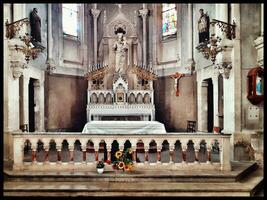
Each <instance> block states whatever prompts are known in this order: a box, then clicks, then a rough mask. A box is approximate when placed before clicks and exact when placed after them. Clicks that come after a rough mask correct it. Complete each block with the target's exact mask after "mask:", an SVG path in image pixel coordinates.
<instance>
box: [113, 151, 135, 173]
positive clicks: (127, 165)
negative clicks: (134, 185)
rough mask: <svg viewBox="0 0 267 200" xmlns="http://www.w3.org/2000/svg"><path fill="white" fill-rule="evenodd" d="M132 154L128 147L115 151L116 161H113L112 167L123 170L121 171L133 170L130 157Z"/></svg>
mask: <svg viewBox="0 0 267 200" xmlns="http://www.w3.org/2000/svg"><path fill="white" fill-rule="evenodd" d="M131 155H132V150H131V149H130V148H128V149H126V150H125V151H123V152H122V151H117V152H116V153H115V157H116V159H117V160H116V161H114V162H113V163H112V164H113V166H112V167H113V169H117V170H123V171H132V170H133V161H132V159H131V158H130V157H131Z"/></svg>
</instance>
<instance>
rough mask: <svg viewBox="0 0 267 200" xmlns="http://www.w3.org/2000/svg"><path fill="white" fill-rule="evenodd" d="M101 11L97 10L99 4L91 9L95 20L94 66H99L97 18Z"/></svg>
mask: <svg viewBox="0 0 267 200" xmlns="http://www.w3.org/2000/svg"><path fill="white" fill-rule="evenodd" d="M100 12H101V11H100V10H98V9H97V4H96V3H95V4H94V8H92V9H91V13H92V15H93V18H94V64H97V18H98V16H99V14H100Z"/></svg>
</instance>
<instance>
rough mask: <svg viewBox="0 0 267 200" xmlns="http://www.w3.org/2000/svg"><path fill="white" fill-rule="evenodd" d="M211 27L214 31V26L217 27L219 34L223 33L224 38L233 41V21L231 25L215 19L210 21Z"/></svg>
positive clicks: (234, 25)
mask: <svg viewBox="0 0 267 200" xmlns="http://www.w3.org/2000/svg"><path fill="white" fill-rule="evenodd" d="M210 25H211V27H212V28H213V29H214V26H215V25H217V26H218V27H219V28H220V29H221V32H223V33H225V35H226V38H227V39H229V40H232V39H235V36H236V35H235V27H236V24H235V21H233V24H229V23H226V22H223V21H220V20H217V19H212V21H211V22H210Z"/></svg>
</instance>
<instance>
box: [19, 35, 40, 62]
mask: <svg viewBox="0 0 267 200" xmlns="http://www.w3.org/2000/svg"><path fill="white" fill-rule="evenodd" d="M19 38H20V40H21V41H23V42H24V43H25V45H26V46H23V47H22V48H19V47H18V45H15V49H16V51H22V52H23V54H24V55H25V60H26V62H27V63H29V61H30V59H31V58H32V59H33V60H34V59H36V58H37V55H38V53H40V52H42V51H43V49H44V47H42V48H37V47H35V46H34V45H33V44H32V43H31V36H30V35H29V34H28V33H25V35H24V36H23V37H21V36H20V37H19Z"/></svg>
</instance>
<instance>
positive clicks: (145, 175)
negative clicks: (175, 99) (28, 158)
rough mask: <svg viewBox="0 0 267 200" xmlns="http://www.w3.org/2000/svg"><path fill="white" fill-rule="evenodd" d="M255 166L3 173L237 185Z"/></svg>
mask: <svg viewBox="0 0 267 200" xmlns="http://www.w3.org/2000/svg"><path fill="white" fill-rule="evenodd" d="M257 167H258V166H257V164H256V163H251V162H247V163H246V162H245V163H233V170H232V171H230V172H226V171H218V170H156V169H154V170H141V169H136V170H134V171H133V172H122V171H116V170H106V171H105V172H104V174H98V173H97V172H96V170H93V171H81V170H80V171H74V170H64V171H12V170H4V178H5V181H13V182H19V181H23V182H24V181H31V182H49V181H51V182H103V181H108V182H149V181H155V182H157V181H161V182H208V183H210V182H236V181H238V180H241V179H242V178H244V177H246V176H247V175H248V174H250V173H251V172H253V171H255V170H256V169H257Z"/></svg>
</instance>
